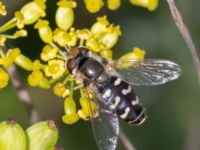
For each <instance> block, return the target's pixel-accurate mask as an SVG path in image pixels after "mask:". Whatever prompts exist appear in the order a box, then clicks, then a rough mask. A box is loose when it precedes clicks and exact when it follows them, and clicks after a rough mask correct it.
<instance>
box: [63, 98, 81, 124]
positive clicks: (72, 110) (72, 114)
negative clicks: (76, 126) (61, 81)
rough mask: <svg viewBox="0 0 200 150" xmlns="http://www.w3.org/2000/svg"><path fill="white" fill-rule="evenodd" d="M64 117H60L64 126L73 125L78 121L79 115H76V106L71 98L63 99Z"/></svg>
mask: <svg viewBox="0 0 200 150" xmlns="http://www.w3.org/2000/svg"><path fill="white" fill-rule="evenodd" d="M64 110H65V115H64V116H63V117H62V120H63V122H65V123H66V124H73V123H75V122H77V121H78V120H79V115H78V114H77V113H76V104H75V102H74V99H73V98H72V97H68V98H66V99H65V103H64Z"/></svg>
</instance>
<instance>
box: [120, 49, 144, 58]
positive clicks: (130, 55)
mask: <svg viewBox="0 0 200 150" xmlns="http://www.w3.org/2000/svg"><path fill="white" fill-rule="evenodd" d="M144 55H145V51H144V50H142V49H140V48H138V47H134V48H133V50H132V52H129V53H127V54H125V55H123V56H121V57H120V60H129V59H133V60H134V59H135V60H143V59H144Z"/></svg>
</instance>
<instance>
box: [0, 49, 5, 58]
mask: <svg viewBox="0 0 200 150" xmlns="http://www.w3.org/2000/svg"><path fill="white" fill-rule="evenodd" d="M0 56H1V57H2V58H4V57H5V55H4V53H3V50H2V49H0Z"/></svg>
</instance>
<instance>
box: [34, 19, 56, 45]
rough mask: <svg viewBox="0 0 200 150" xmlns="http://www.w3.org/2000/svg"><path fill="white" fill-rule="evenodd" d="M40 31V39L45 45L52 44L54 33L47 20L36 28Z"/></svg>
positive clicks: (42, 21) (37, 24)
mask: <svg viewBox="0 0 200 150" xmlns="http://www.w3.org/2000/svg"><path fill="white" fill-rule="evenodd" d="M34 27H35V28H36V29H38V31H39V35H40V38H41V39H42V41H43V42H45V43H51V42H52V40H53V32H52V30H51V28H50V26H49V22H48V21H46V20H39V21H38V22H37V23H36V24H35V26H34Z"/></svg>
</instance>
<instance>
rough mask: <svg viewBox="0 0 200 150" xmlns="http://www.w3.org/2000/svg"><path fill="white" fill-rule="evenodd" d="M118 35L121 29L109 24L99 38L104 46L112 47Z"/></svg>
mask: <svg viewBox="0 0 200 150" xmlns="http://www.w3.org/2000/svg"><path fill="white" fill-rule="evenodd" d="M120 35H121V31H120V28H119V26H116V27H115V26H110V28H109V29H108V32H107V33H105V34H104V35H103V37H102V38H101V39H100V40H101V42H102V43H103V44H104V45H105V46H106V48H112V47H113V46H114V45H115V44H116V43H117V40H118V38H119V36H120Z"/></svg>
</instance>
